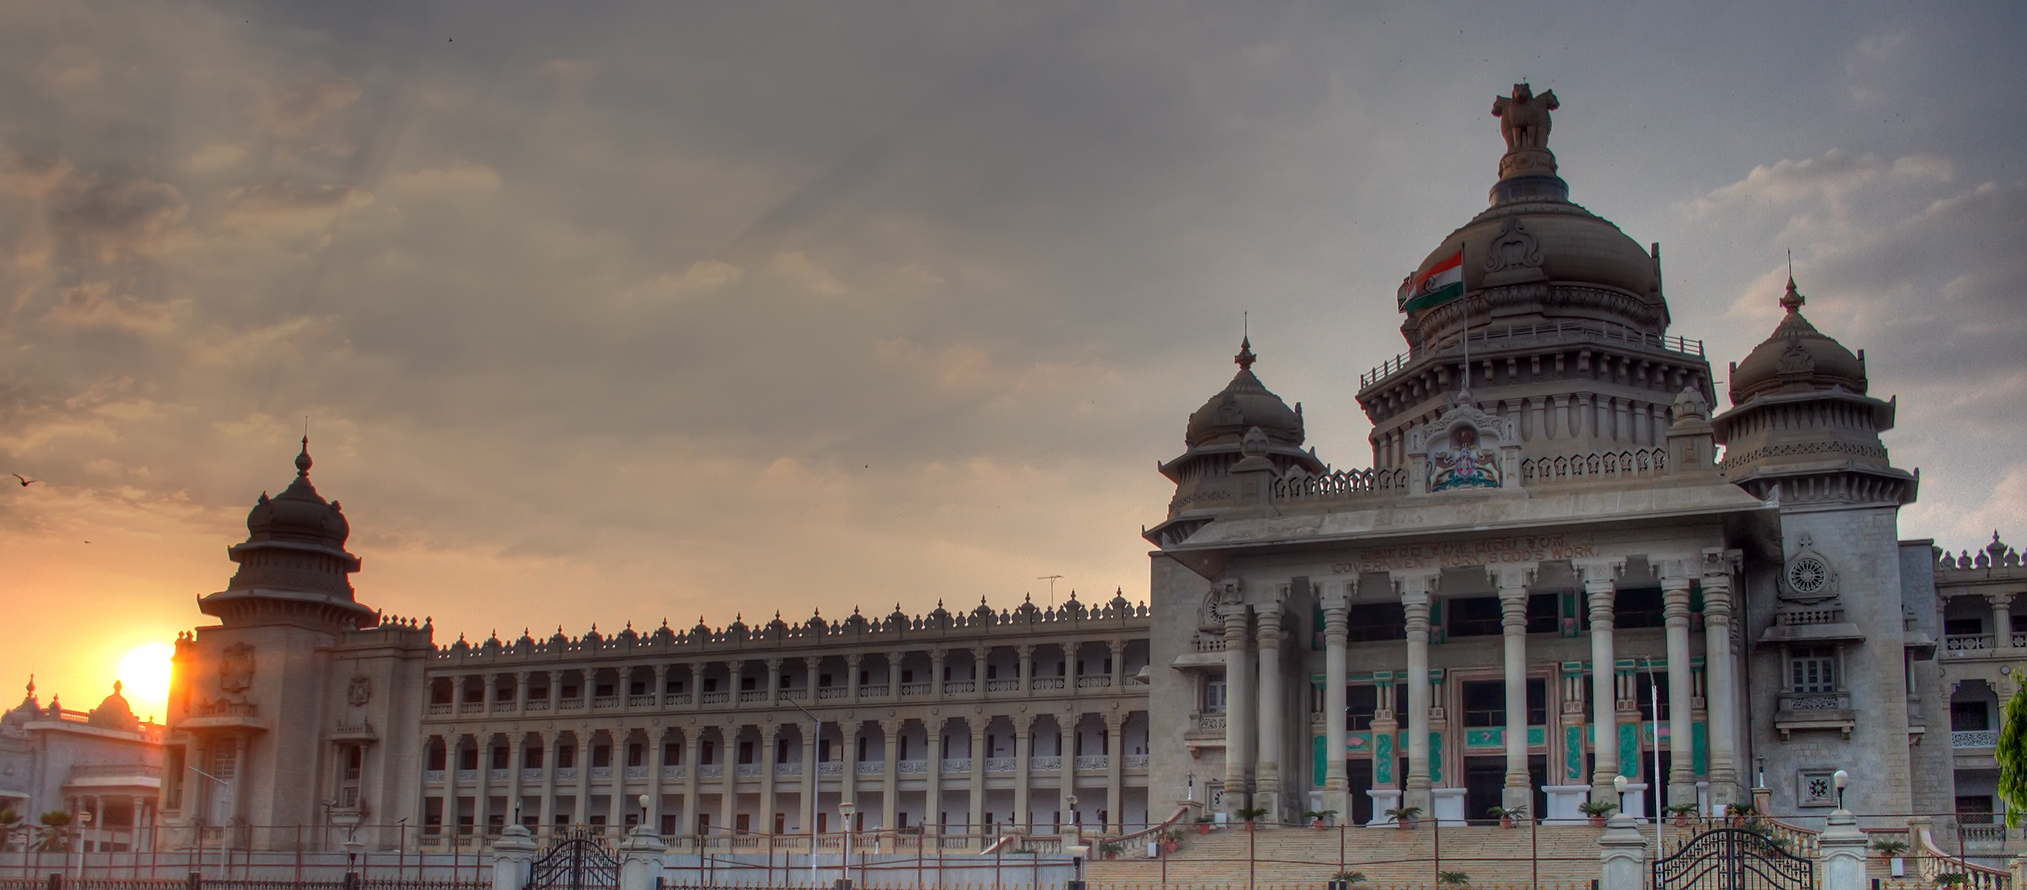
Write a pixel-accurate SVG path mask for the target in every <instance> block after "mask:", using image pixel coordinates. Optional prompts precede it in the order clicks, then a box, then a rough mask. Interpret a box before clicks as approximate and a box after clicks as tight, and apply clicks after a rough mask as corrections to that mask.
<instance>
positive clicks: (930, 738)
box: [922, 671, 950, 837]
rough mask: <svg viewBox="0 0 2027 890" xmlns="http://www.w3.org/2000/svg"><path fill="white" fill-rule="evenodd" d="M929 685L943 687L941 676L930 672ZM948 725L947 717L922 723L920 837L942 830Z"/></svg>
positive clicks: (933, 835)
mask: <svg viewBox="0 0 2027 890" xmlns="http://www.w3.org/2000/svg"><path fill="white" fill-rule="evenodd" d="M929 677H930V684H931V685H933V686H938V687H940V686H942V685H943V674H942V673H941V672H940V671H932V672H931V673H930V674H929ZM949 725H950V718H948V717H930V718H928V719H925V720H923V721H922V743H923V744H924V745H927V746H928V747H929V751H928V757H927V759H928V761H929V763H928V767H929V778H928V780H927V785H928V788H927V789H926V790H924V791H923V793H922V801H923V804H924V807H923V811H922V836H923V837H936V836H938V835H939V834H940V833H941V829H942V828H943V819H942V813H943V729H944V727H946V726H949Z"/></svg>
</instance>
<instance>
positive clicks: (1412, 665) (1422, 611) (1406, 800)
mask: <svg viewBox="0 0 2027 890" xmlns="http://www.w3.org/2000/svg"><path fill="white" fill-rule="evenodd" d="M1430 580H1431V579H1429V578H1426V577H1420V576H1409V577H1406V578H1403V579H1401V581H1400V587H1401V605H1402V606H1403V607H1404V608H1405V611H1406V612H1407V619H1408V679H1407V683H1408V719H1407V723H1408V776H1407V782H1406V785H1405V788H1404V789H1403V793H1402V800H1401V805H1402V806H1404V807H1419V808H1421V811H1422V815H1423V816H1432V815H1434V811H1433V810H1431V809H1430V806H1431V804H1432V801H1431V799H1430V796H1429V582H1430Z"/></svg>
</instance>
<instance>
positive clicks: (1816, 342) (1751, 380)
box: [1731, 276, 1866, 405]
mask: <svg viewBox="0 0 2027 890" xmlns="http://www.w3.org/2000/svg"><path fill="white" fill-rule="evenodd" d="M1806 302H1808V300H1807V298H1805V297H1803V296H1802V295H1801V293H1799V292H1797V291H1796V290H1795V279H1794V278H1793V277H1792V276H1790V277H1789V278H1788V290H1787V292H1786V293H1784V294H1782V295H1781V306H1782V307H1783V308H1785V309H1787V310H1788V314H1787V316H1786V317H1785V318H1782V319H1781V323H1780V324H1778V325H1776V326H1774V332H1773V334H1772V335H1771V336H1769V337H1767V339H1766V340H1765V342H1762V343H1761V344H1760V345H1758V346H1756V347H1753V351H1752V354H1750V355H1747V356H1746V357H1745V361H1742V362H1739V363H1738V364H1736V365H1733V366H1732V369H1731V403H1732V404H1734V405H1738V404H1741V403H1743V402H1745V401H1746V400H1747V399H1750V398H1752V397H1753V396H1756V395H1759V394H1760V393H1773V392H1783V391H1787V392H1807V391H1810V390H1825V389H1832V388H1835V387H1843V388H1844V389H1847V390H1850V391H1851V392H1855V393H1861V394H1862V393H1864V392H1865V387H1866V380H1865V362H1864V360H1862V359H1860V358H1859V357H1858V356H1856V355H1853V354H1852V353H1851V350H1849V349H1845V348H1844V344H1842V343H1839V342H1837V341H1836V340H1833V339H1831V338H1829V337H1827V336H1825V335H1824V334H1823V332H1821V331H1818V330H1816V326H1815V325H1812V324H1810V323H1809V320H1808V319H1806V318H1803V317H1802V312H1801V310H1802V304H1803V303H1806Z"/></svg>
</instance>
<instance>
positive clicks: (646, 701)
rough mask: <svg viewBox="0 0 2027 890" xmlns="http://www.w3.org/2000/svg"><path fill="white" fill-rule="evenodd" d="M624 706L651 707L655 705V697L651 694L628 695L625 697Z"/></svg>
mask: <svg viewBox="0 0 2027 890" xmlns="http://www.w3.org/2000/svg"><path fill="white" fill-rule="evenodd" d="M626 706H627V707H629V708H652V707H654V706H655V697H654V696H652V695H629V696H627V697H626Z"/></svg>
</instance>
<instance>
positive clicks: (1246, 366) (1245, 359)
mask: <svg viewBox="0 0 2027 890" xmlns="http://www.w3.org/2000/svg"><path fill="white" fill-rule="evenodd" d="M1259 360H1260V357H1259V356H1257V355H1254V354H1253V337H1252V335H1250V334H1249V335H1247V336H1246V337H1245V338H1243V339H1241V340H1240V341H1239V354H1238V355H1235V356H1232V363H1233V364H1236V365H1238V366H1239V370H1241V371H1251V370H1253V363H1254V362H1256V361H1259Z"/></svg>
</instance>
